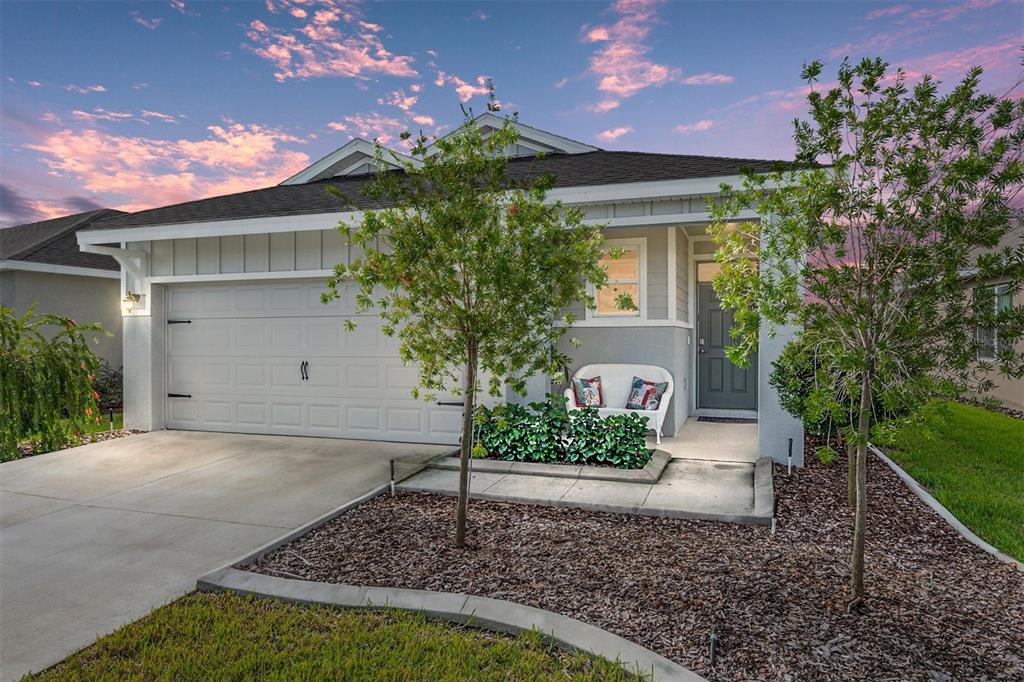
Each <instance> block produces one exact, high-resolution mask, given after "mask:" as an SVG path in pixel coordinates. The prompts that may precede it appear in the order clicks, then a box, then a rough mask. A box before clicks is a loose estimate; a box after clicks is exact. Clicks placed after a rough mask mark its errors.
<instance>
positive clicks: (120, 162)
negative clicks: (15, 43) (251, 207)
mask: <svg viewBox="0 0 1024 682" xmlns="http://www.w3.org/2000/svg"><path fill="white" fill-rule="evenodd" d="M207 131H208V133H209V134H208V135H207V136H206V137H204V138H203V139H198V140H195V139H177V140H174V139H161V138H153V137H141V136H128V135H117V134H111V133H106V132H103V131H100V130H96V129H92V128H86V129H72V128H64V129H62V130H58V131H56V132H53V133H50V134H47V135H45V136H44V137H43V138H42V139H41V140H40V141H38V142H37V143H35V144H29V145H26V146H27V147H28V148H29V149H32V150H35V151H36V152H38V153H39V154H41V156H42V161H43V163H44V164H46V166H47V167H48V168H49V169H50V172H51V173H52V174H56V175H58V176H65V177H70V178H73V179H74V180H75V181H76V182H78V183H79V184H80V185H81V186H82V187H83V188H84V189H86V190H88V191H90V192H95V193H101V194H104V195H106V196H104V197H103V201H104V202H105V203H107V204H108V205H111V206H117V207H119V208H122V209H124V210H131V211H136V210H142V209H144V208H150V207H153V206H160V205H165V204H171V203H177V202H182V201H189V200H192V199H198V198H201V197H205V196H211V195H216V194H224V193H230V192H237V191H241V190H244V189H253V188H256V187H264V186H268V185H271V184H274V183H275V182H277V181H279V180H280V179H281V178H282V177H288V176H289V175H291V174H294V173H295V172H298V171H299V170H301V169H302V168H304V167H306V166H307V165H308V164H309V157H308V156H307V155H306V154H304V153H302V152H299V151H295V150H291V149H286V148H284V147H283V145H286V144H291V143H295V142H297V141H298V138H296V137H294V136H292V135H290V134H287V133H284V132H283V131H281V130H279V129H276V128H271V127H267V126H260V125H256V124H241V123H234V122H230V121H229V122H227V123H226V124H224V125H215V126H210V127H209V128H207Z"/></svg>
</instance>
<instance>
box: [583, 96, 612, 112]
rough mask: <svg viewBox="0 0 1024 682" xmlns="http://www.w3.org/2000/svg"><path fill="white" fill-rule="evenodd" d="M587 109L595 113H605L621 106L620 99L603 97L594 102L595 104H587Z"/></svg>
mask: <svg viewBox="0 0 1024 682" xmlns="http://www.w3.org/2000/svg"><path fill="white" fill-rule="evenodd" d="M586 108H587V111H591V112H593V113H595V114H603V113H605V112H607V111H611V110H612V109H618V108H619V100H617V99H603V100H601V101H600V102H594V103H593V104H588V105H587V107H586Z"/></svg>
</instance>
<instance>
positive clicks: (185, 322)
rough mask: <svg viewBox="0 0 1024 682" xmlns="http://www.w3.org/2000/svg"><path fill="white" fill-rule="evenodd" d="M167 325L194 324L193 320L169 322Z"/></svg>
mask: <svg viewBox="0 0 1024 682" xmlns="http://www.w3.org/2000/svg"><path fill="white" fill-rule="evenodd" d="M167 324H192V320H167Z"/></svg>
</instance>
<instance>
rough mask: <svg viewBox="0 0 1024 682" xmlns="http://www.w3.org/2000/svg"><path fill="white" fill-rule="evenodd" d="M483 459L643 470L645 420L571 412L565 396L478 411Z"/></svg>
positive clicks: (591, 411)
mask: <svg viewBox="0 0 1024 682" xmlns="http://www.w3.org/2000/svg"><path fill="white" fill-rule="evenodd" d="M476 426H477V446H478V447H477V452H478V453H479V455H480V456H484V457H489V458H492V459H501V460H508V461H517V462H542V463H543V462H570V463H574V464H588V465H605V466H615V467H619V468H622V469H635V468H642V467H643V466H645V465H646V464H647V461H648V460H649V459H650V452H648V449H647V444H646V441H645V438H646V435H647V417H641V416H639V415H636V414H625V415H614V416H609V417H600V416H599V415H598V413H597V410H595V409H593V408H586V409H582V410H574V411H573V412H571V413H569V412H567V411H566V409H565V398H564V397H563V396H561V395H553V394H552V395H549V396H548V399H547V401H545V402H542V403H530V405H529V408H526V407H523V406H522V405H516V404H504V405H497V406H495V407H493V408H487V407H480V408H479V409H478V410H477V413H476Z"/></svg>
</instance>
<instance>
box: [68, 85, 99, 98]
mask: <svg viewBox="0 0 1024 682" xmlns="http://www.w3.org/2000/svg"><path fill="white" fill-rule="evenodd" d="M64 89H65V90H67V91H68V92H77V93H78V94H79V95H88V94H89V93H90V92H106V91H107V89H106V88H105V87H104V86H102V85H75V84H74V83H71V84H69V85H65V86H64Z"/></svg>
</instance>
